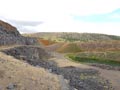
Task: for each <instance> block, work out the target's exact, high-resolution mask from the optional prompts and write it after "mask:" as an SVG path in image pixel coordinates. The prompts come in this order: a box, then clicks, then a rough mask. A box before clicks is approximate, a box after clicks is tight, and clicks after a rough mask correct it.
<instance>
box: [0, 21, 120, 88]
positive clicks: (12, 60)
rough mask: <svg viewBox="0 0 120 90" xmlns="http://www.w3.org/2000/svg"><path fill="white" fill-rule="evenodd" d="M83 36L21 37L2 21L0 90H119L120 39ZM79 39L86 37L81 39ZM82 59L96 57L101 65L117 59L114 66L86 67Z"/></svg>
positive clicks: (0, 35)
mask: <svg viewBox="0 0 120 90" xmlns="http://www.w3.org/2000/svg"><path fill="white" fill-rule="evenodd" d="M72 34H73V35H72ZM81 35H83V34H79V35H78V33H44V34H43V33H42V34H41V35H40V34H38V36H37V35H35V36H34V35H30V34H27V35H24V36H22V35H21V34H20V33H19V31H18V30H17V28H15V27H14V26H12V25H10V24H8V23H7V22H4V21H1V22H0V39H1V40H0V90H114V89H115V90H119V88H120V86H119V85H120V82H119V81H118V80H119V78H120V72H119V71H120V67H116V62H118V63H117V64H118V66H119V57H118V56H119V55H120V54H119V53H118V52H119V51H120V42H119V37H117V36H114V37H113V36H112V37H111V36H108V35H107V36H106V35H105V36H104V37H102V35H98V37H97V36H94V35H92V34H89V35H86V36H87V37H86V36H84V35H83V36H81ZM80 36H81V38H82V37H83V38H85V37H86V38H85V39H82V40H81V39H80ZM78 37H79V39H78ZM90 37H91V38H90ZM108 37H109V38H108ZM88 38H90V40H88ZM94 38H95V39H94ZM96 40H97V41H96ZM105 52H106V53H105ZM110 52H111V53H110ZM115 52H116V53H115ZM67 55H72V58H71V59H73V60H71V59H70V57H71V56H67ZM112 55H113V56H112ZM78 56H80V57H78ZM81 56H83V58H82V60H84V59H85V61H86V60H88V61H92V59H93V58H95V59H94V60H96V61H100V62H101V59H100V58H104V59H103V60H102V62H103V61H104V60H105V61H104V62H107V63H108V61H106V58H109V59H112V60H113V59H115V60H114V62H115V66H114V67H112V65H111V66H109V65H108V66H107V65H103V64H99V63H98V64H96V63H95V64H83V63H81V62H80V59H81ZM93 56H94V57H93ZM91 57H92V58H91ZM111 57H112V58H111ZM96 58H97V59H96ZM74 59H75V60H74ZM73 61H77V62H73ZM112 63H113V61H112ZM103 66H104V67H103ZM98 67H99V68H98Z"/></svg>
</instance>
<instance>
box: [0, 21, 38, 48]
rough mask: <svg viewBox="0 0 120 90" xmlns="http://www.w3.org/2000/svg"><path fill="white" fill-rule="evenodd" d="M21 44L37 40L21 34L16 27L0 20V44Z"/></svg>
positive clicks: (33, 42)
mask: <svg viewBox="0 0 120 90" xmlns="http://www.w3.org/2000/svg"><path fill="white" fill-rule="evenodd" d="M21 44H22V45H33V44H37V40H36V39H35V38H28V37H23V36H21V34H20V33H19V32H18V30H17V28H16V27H14V26H12V25H10V24H8V23H6V22H4V21H1V20H0V46H1V45H21Z"/></svg>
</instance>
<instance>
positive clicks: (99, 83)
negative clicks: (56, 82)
mask: <svg viewBox="0 0 120 90" xmlns="http://www.w3.org/2000/svg"><path fill="white" fill-rule="evenodd" d="M12 50H15V51H16V52H17V51H20V50H17V48H14V49H10V50H9V53H8V52H7V51H5V53H7V54H8V55H12V56H14V57H15V58H17V59H20V60H24V61H25V62H27V63H29V64H31V65H33V66H36V67H43V68H45V69H46V70H48V71H49V72H51V73H54V74H57V75H60V76H62V77H63V78H64V79H66V82H68V84H69V86H67V87H68V88H69V89H68V90H113V88H112V87H111V85H110V83H109V82H108V81H107V80H104V79H103V78H101V77H99V72H98V71H97V70H94V69H81V68H77V67H73V66H69V67H58V66H57V64H56V63H55V62H53V61H49V60H47V59H44V60H43V59H39V58H38V56H35V55H34V59H33V58H31V57H30V56H29V55H28V54H29V53H27V54H24V55H25V56H23V55H22V56H23V58H22V57H21V55H20V54H21V53H23V52H22V50H21V52H19V55H15V54H11V52H13V51H12ZM23 50H24V53H25V52H29V50H30V49H27V50H26V49H23ZM25 50H26V51H25ZM36 53H37V52H36ZM36 55H37V54H36ZM62 86H63V90H65V88H66V86H64V85H62ZM66 90H67V89H66Z"/></svg>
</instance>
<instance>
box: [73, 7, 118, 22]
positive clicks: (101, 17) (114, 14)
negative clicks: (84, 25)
mask: <svg viewBox="0 0 120 90" xmlns="http://www.w3.org/2000/svg"><path fill="white" fill-rule="evenodd" d="M72 17H73V18H74V20H78V21H84V22H96V23H97V22H101V23H102V22H120V8H119V9H116V10H114V11H111V12H109V13H105V14H94V15H88V16H79V15H78V16H77V15H72Z"/></svg>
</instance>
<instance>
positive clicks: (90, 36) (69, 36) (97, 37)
mask: <svg viewBox="0 0 120 90" xmlns="http://www.w3.org/2000/svg"><path fill="white" fill-rule="evenodd" d="M25 36H30V37H39V38H45V39H52V40H56V41H57V40H58V41H85V42H87V41H109V40H120V36H115V35H106V34H96V33H70V32H69V33H66V32H61V33H57V32H52V33H51V32H47V33H45V32H40V33H34V34H26V35H25Z"/></svg>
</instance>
